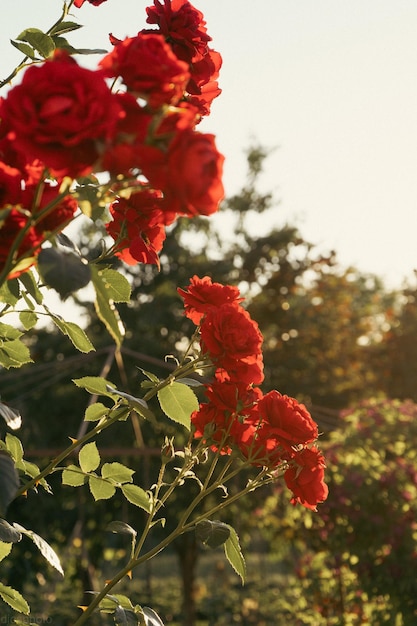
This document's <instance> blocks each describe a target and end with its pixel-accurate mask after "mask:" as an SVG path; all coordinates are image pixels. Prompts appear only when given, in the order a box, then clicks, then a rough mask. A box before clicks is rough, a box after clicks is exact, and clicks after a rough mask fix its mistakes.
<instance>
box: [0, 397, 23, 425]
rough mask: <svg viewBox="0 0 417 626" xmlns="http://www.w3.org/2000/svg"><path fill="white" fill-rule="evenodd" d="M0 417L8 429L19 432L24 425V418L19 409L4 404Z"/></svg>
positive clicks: (0, 405) (1, 403)
mask: <svg viewBox="0 0 417 626" xmlns="http://www.w3.org/2000/svg"><path fill="white" fill-rule="evenodd" d="M0 415H1V417H2V418H3V419H4V421H5V422H6V424H7V426H8V428H11V429H12V430H17V429H18V428H20V427H21V425H22V416H21V415H20V412H19V411H18V409H14V408H12V407H11V406H9V405H8V404H5V403H4V402H0Z"/></svg>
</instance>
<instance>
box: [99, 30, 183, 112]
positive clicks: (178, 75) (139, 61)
mask: <svg viewBox="0 0 417 626" xmlns="http://www.w3.org/2000/svg"><path fill="white" fill-rule="evenodd" d="M100 67H101V68H102V69H103V70H104V73H105V75H106V76H109V77H114V76H120V77H121V78H122V80H123V83H124V84H125V85H126V87H127V89H128V90H129V91H132V92H134V93H135V94H137V95H138V96H139V97H141V98H144V99H145V100H146V101H147V102H148V104H149V106H150V107H152V108H158V107H161V106H162V105H163V104H173V105H175V104H178V102H179V101H180V99H181V98H182V97H183V95H184V91H185V87H186V85H187V83H188V80H189V77H190V74H189V71H188V64H187V63H185V62H184V61H180V60H179V59H178V58H177V57H176V56H175V54H174V53H173V52H172V49H171V47H170V46H169V45H168V44H167V43H166V42H165V39H164V37H163V36H162V35H159V34H151V33H139V34H138V35H137V36H136V37H129V38H126V39H125V40H123V41H120V42H119V43H117V44H116V45H115V46H114V48H113V50H112V51H111V52H110V53H109V54H107V55H106V56H105V57H104V58H103V59H102V61H101V62H100Z"/></svg>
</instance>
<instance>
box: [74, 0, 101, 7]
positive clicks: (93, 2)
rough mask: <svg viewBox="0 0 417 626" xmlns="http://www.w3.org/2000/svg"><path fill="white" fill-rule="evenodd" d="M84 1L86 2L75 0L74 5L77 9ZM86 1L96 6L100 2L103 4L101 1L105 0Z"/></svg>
mask: <svg viewBox="0 0 417 626" xmlns="http://www.w3.org/2000/svg"><path fill="white" fill-rule="evenodd" d="M84 2H86V0H75V2H74V6H75V7H77V9H79V8H80V7H82V6H83V4H84ZM87 2H89V3H90V4H92V5H93V6H95V7H98V6H99V5H100V4H103V2H106V0H87Z"/></svg>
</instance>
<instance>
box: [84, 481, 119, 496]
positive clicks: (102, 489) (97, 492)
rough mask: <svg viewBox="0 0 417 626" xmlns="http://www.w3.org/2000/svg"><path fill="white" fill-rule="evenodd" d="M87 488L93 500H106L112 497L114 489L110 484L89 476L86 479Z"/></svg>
mask: <svg viewBox="0 0 417 626" xmlns="http://www.w3.org/2000/svg"><path fill="white" fill-rule="evenodd" d="M88 486H89V487H90V491H91V493H92V495H93V498H94V500H96V501H97V500H108V499H109V498H111V497H113V496H114V494H115V492H116V487H115V486H114V485H112V484H111V483H109V482H107V481H106V480H103V479H102V478H99V477H98V476H90V477H89V478H88Z"/></svg>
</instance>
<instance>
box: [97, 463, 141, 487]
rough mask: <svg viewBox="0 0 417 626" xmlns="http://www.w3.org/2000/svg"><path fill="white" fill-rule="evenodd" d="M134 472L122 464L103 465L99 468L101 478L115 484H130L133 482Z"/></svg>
mask: <svg viewBox="0 0 417 626" xmlns="http://www.w3.org/2000/svg"><path fill="white" fill-rule="evenodd" d="M134 473H135V470H132V469H130V468H129V467H126V466H125V465H122V463H104V465H103V467H102V468H101V475H102V477H103V478H107V479H110V480H112V481H114V482H115V483H131V482H133V478H132V476H133V474H134Z"/></svg>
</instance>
